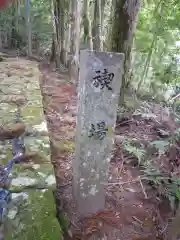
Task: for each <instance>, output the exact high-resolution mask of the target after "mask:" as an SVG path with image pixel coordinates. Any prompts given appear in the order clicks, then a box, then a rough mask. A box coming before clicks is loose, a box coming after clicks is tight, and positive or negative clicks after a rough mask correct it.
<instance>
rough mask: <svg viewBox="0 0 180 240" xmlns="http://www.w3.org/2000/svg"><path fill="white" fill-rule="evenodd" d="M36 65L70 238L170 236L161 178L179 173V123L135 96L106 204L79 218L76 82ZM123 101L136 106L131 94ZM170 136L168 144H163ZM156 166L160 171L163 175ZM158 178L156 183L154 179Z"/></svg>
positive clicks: (118, 134)
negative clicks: (74, 165) (75, 176)
mask: <svg viewBox="0 0 180 240" xmlns="http://www.w3.org/2000/svg"><path fill="white" fill-rule="evenodd" d="M22 60H23V59H22ZM24 61H26V60H25V59H24ZM32 63H33V61H32ZM39 70H40V72H41V77H40V87H41V91H42V97H43V107H44V114H45V116H46V120H47V128H48V131H49V138H50V144H51V161H52V164H53V166H54V169H55V175H56V181H57V194H56V200H57V209H58V211H59V214H60V213H61V212H66V213H67V214H68V218H69V222H70V225H69V226H68V227H69V229H70V230H71V232H72V233H73V239H76V240H80V239H109V240H118V239H119V240H155V239H159V240H172V239H173V238H169V236H171V235H172V234H176V233H175V231H176V229H173V232H169V229H170V230H171V228H169V223H170V219H171V218H172V217H173V216H174V211H173V210H172V209H171V207H170V204H169V200H168V199H167V195H166V194H165V192H166V190H167V189H164V188H163V181H166V180H169V179H170V178H172V176H174V177H175V176H178V175H179V173H180V171H179V166H180V164H179V161H180V160H179V156H180V149H179V147H178V140H174V137H173V136H175V132H176V130H177V129H178V127H179V126H178V124H177V123H176V122H175V121H174V120H172V118H171V114H170V112H169V110H168V109H167V108H165V107H163V106H162V105H161V104H156V103H153V102H147V101H139V102H138V104H137V106H136V107H135V108H134V110H133V112H132V113H131V114H130V115H128V116H126V118H125V117H124V118H118V120H117V124H116V130H115V146H114V149H113V157H112V159H111V162H110V168H109V181H108V184H107V188H106V208H105V210H104V211H102V212H98V213H97V214H95V215H93V216H90V217H89V218H86V219H83V220H82V219H81V220H80V219H79V218H78V216H77V215H76V210H75V207H74V203H73V201H72V159H73V158H74V150H75V128H76V114H77V113H76V104H77V92H76V86H75V85H74V84H72V83H70V82H68V76H67V75H66V74H62V75H59V74H57V73H56V72H55V71H54V70H53V69H52V68H50V67H49V65H48V64H40V65H39ZM22 71H23V70H22ZM127 101H128V104H129V105H134V99H130V98H129V99H128V100H127ZM169 139H171V144H169V145H168V147H167V142H168V141H170V140H169ZM172 141H173V143H172ZM135 146H136V147H135ZM154 146H156V147H154ZM152 163H153V164H152ZM151 164H152V165H151ZM150 165H151V166H150ZM153 166H154V167H156V172H154V168H153ZM158 170H159V171H162V174H163V179H162V176H161V174H160V173H159V172H158ZM107 171H108V170H107ZM158 177H159V178H158ZM164 179H165V180H164ZM150 180H151V181H150ZM158 181H159V182H160V183H159V184H158V188H157V186H156V184H155V182H158ZM159 186H160V187H159ZM165 195H166V197H165ZM168 196H170V195H168ZM171 197H172V196H171ZM70 210H71V211H70ZM62 224H65V221H64V222H61V226H62ZM62 227H63V226H62ZM178 229H179V227H178ZM177 234H178V233H177ZM177 234H176V237H178V235H177ZM65 239H66V238H65ZM67 239H68V238H67ZM175 239H176V238H175Z"/></svg>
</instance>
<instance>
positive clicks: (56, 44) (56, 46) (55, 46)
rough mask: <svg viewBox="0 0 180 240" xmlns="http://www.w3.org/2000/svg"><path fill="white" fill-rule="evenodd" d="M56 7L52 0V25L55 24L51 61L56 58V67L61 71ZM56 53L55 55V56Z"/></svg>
mask: <svg viewBox="0 0 180 240" xmlns="http://www.w3.org/2000/svg"><path fill="white" fill-rule="evenodd" d="M55 12H56V7H55V5H54V0H52V1H51V15H52V25H53V36H52V48H51V49H52V52H51V61H53V58H54V60H56V67H57V69H58V72H60V70H61V69H60V46H59V42H58V32H57V31H58V28H57V22H56V21H57V19H56V15H55ZM53 55H55V56H53Z"/></svg>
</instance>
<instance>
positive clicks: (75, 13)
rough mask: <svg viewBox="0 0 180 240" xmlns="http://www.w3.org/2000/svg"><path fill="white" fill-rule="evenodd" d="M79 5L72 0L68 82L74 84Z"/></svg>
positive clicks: (79, 14) (77, 56) (77, 63)
mask: <svg viewBox="0 0 180 240" xmlns="http://www.w3.org/2000/svg"><path fill="white" fill-rule="evenodd" d="M80 18H81V5H80V1H79V0H72V18H71V54H72V56H71V59H70V65H69V76H70V81H72V82H74V83H75V82H76V83H77V80H78V74H79V40H80V21H81V19H80Z"/></svg>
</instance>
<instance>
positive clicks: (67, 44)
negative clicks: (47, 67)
mask: <svg viewBox="0 0 180 240" xmlns="http://www.w3.org/2000/svg"><path fill="white" fill-rule="evenodd" d="M71 12H72V3H71V1H70V2H69V15H68V19H67V28H66V32H65V50H66V52H65V61H66V62H65V66H66V67H67V68H68V67H69V64H68V63H69V60H68V56H69V55H68V53H69V52H70V40H71Z"/></svg>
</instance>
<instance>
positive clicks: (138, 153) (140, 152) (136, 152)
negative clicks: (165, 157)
mask: <svg viewBox="0 0 180 240" xmlns="http://www.w3.org/2000/svg"><path fill="white" fill-rule="evenodd" d="M124 150H125V151H126V152H128V153H130V154H132V155H133V156H135V157H136V158H137V160H138V164H139V165H140V164H141V161H142V159H143V157H144V156H145V153H146V151H145V150H144V149H141V148H137V147H135V146H133V145H132V144H131V143H130V142H127V141H124Z"/></svg>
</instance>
